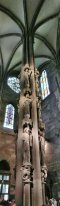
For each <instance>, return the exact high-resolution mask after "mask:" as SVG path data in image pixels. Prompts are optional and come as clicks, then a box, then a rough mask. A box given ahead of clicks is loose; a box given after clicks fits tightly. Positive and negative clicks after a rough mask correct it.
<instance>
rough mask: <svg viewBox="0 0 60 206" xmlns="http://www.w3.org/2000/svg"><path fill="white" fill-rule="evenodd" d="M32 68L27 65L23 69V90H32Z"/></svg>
mask: <svg viewBox="0 0 60 206" xmlns="http://www.w3.org/2000/svg"><path fill="white" fill-rule="evenodd" d="M31 73H32V71H31V68H30V67H29V65H28V64H25V66H24V67H23V68H22V78H21V85H22V88H23V89H24V88H27V89H29V88H30V76H31Z"/></svg>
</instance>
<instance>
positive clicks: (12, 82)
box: [7, 77, 20, 93]
mask: <svg viewBox="0 0 60 206" xmlns="http://www.w3.org/2000/svg"><path fill="white" fill-rule="evenodd" d="M7 84H8V86H9V87H10V88H11V89H12V90H13V91H14V92H16V93H19V92H20V83H19V79H18V78H16V77H9V78H8V80H7Z"/></svg>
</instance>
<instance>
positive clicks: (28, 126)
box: [22, 114, 32, 162]
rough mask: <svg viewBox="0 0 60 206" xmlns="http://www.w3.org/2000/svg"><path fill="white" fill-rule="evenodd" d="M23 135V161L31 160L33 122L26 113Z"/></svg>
mask: <svg viewBox="0 0 60 206" xmlns="http://www.w3.org/2000/svg"><path fill="white" fill-rule="evenodd" d="M22 126H23V135H22V141H23V162H30V144H31V141H32V140H31V139H32V132H31V130H32V122H31V119H30V115H29V114H27V115H25V118H24V119H23V125H22Z"/></svg>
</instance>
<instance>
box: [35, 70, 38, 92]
mask: <svg viewBox="0 0 60 206" xmlns="http://www.w3.org/2000/svg"><path fill="white" fill-rule="evenodd" d="M35 79H36V95H37V96H39V71H38V70H37V68H35Z"/></svg>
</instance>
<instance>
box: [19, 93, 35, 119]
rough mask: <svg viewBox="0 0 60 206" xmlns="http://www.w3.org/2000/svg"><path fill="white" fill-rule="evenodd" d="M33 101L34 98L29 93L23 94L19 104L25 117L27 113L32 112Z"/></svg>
mask: <svg viewBox="0 0 60 206" xmlns="http://www.w3.org/2000/svg"><path fill="white" fill-rule="evenodd" d="M31 102H32V100H31V97H30V96H29V94H26V96H23V95H21V97H20V101H19V106H20V111H22V113H23V118H24V116H25V114H30V107H31Z"/></svg>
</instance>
